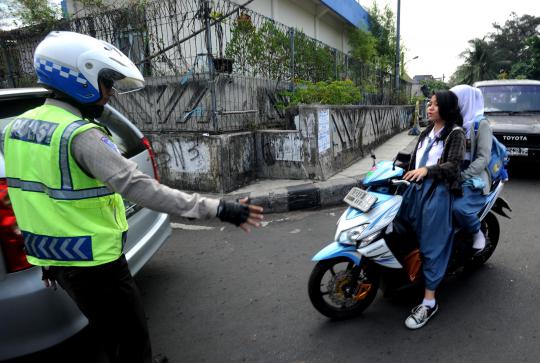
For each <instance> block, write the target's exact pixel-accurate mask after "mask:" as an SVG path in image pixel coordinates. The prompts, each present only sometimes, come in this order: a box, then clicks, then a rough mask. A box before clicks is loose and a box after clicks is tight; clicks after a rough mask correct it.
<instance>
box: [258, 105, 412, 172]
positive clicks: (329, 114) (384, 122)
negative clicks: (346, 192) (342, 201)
mask: <svg viewBox="0 0 540 363" xmlns="http://www.w3.org/2000/svg"><path fill="white" fill-rule="evenodd" d="M413 111H414V107H409V106H301V107H299V109H298V115H297V116H296V121H295V122H296V126H297V130H295V131H275V130H270V131H258V132H257V135H256V149H257V151H260V155H258V157H257V176H259V177H261V178H288V179H316V180H326V179H328V178H329V177H331V176H333V175H334V174H336V173H338V172H339V171H341V170H343V169H345V168H347V167H348V166H350V165H351V164H352V163H354V162H355V161H357V160H358V159H359V158H361V157H363V156H364V155H366V154H367V153H368V152H369V151H370V150H371V149H372V148H374V147H375V146H377V145H379V144H380V143H382V142H384V141H385V140H387V139H388V138H390V137H391V136H393V135H395V134H396V133H398V132H400V131H402V130H404V129H406V128H408V127H409V126H410V122H411V119H412V114H413Z"/></svg>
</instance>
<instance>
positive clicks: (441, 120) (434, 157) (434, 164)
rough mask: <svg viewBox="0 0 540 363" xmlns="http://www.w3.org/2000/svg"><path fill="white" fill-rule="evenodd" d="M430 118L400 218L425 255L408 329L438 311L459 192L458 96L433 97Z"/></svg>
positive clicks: (461, 146) (461, 153)
mask: <svg viewBox="0 0 540 363" xmlns="http://www.w3.org/2000/svg"><path fill="white" fill-rule="evenodd" d="M428 117H429V119H430V120H432V121H433V122H432V123H431V124H430V125H429V126H428V127H427V128H426V129H425V130H424V131H423V132H422V133H421V134H420V137H419V139H418V143H417V145H416V148H415V152H414V153H413V155H412V158H411V162H410V164H409V168H408V169H409V171H407V173H406V174H405V176H404V177H403V179H405V180H408V181H415V182H422V183H419V184H416V183H413V184H411V185H410V186H409V187H408V189H407V190H406V191H405V193H404V194H403V203H402V205H401V208H400V211H399V213H398V216H397V217H398V218H399V219H400V220H401V221H402V222H405V223H406V224H409V225H410V227H411V228H412V229H413V230H414V231H415V233H416V237H417V239H418V242H419V246H420V252H421V254H422V257H423V264H422V271H423V275H424V281H425V291H424V300H423V301H422V303H421V304H420V305H418V306H416V307H415V308H414V309H413V310H412V312H411V314H410V315H409V317H408V318H407V319H406V320H405V326H406V327H407V328H409V329H418V328H421V327H422V326H424V325H425V324H426V323H427V322H428V321H429V319H430V318H431V317H432V316H433V315H434V314H435V313H436V312H437V311H438V309H439V305H438V304H437V301H436V299H435V290H436V289H437V287H438V286H439V284H440V282H441V280H442V278H443V277H444V274H445V272H446V268H447V265H448V261H449V259H450V254H451V251H452V238H453V225H452V212H451V211H452V201H453V193H454V192H457V191H458V190H459V183H458V179H459V172H460V165H461V163H462V160H463V157H464V154H465V133H464V132H463V129H462V128H461V127H460V126H461V125H462V124H463V119H462V117H461V114H460V109H459V106H458V98H457V96H456V95H455V94H454V93H453V92H451V91H439V92H437V93H435V94H434V95H433V96H432V97H431V104H430V106H429V108H428Z"/></svg>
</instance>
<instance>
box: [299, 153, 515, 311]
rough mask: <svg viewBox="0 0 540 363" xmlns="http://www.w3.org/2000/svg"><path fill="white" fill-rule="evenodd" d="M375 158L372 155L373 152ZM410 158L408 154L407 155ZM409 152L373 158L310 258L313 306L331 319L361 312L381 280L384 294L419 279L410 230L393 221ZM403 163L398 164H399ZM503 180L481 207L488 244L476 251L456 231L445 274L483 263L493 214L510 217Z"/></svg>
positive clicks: (495, 227) (495, 226)
mask: <svg viewBox="0 0 540 363" xmlns="http://www.w3.org/2000/svg"><path fill="white" fill-rule="evenodd" d="M373 157H374V156H373ZM409 157H410V155H409ZM406 162H407V154H402V153H399V154H398V157H397V158H396V161H393V162H392V161H380V162H378V163H375V160H374V165H373V167H372V168H371V170H370V171H369V173H368V174H367V175H366V177H365V178H364V179H363V180H362V183H361V188H358V187H355V188H352V190H351V191H350V192H349V193H348V194H347V196H346V197H345V199H344V201H345V202H346V203H347V204H348V205H349V207H348V208H347V209H346V210H345V212H344V213H343V214H342V215H341V217H340V218H339V220H338V222H337V229H336V234H335V237H334V241H332V242H331V243H330V244H329V245H328V246H326V247H324V248H323V249H322V250H321V251H319V253H317V254H316V255H315V256H314V257H313V261H316V262H317V264H316V265H315V267H314V268H313V271H312V272H311V276H310V278H309V283H308V293H309V298H310V300H311V302H312V304H313V306H314V307H315V308H316V309H317V310H318V311H319V312H320V313H321V314H323V315H325V316H327V317H329V318H332V319H347V318H352V317H355V316H357V315H359V314H361V313H362V312H363V311H364V310H365V309H366V308H367V307H368V306H369V305H370V304H371V303H372V302H373V300H374V299H375V296H376V295H377V291H378V290H379V287H380V286H381V280H382V281H384V284H382V286H384V294H385V296H389V295H390V296H391V295H392V294H393V293H395V292H396V291H399V290H401V289H404V288H408V287H411V286H415V285H416V286H418V285H421V284H422V269H421V256H420V253H419V250H418V242H417V240H416V237H415V234H414V231H411V230H409V229H407V227H406V226H404V225H403V224H402V223H399V221H397V220H395V217H396V215H397V213H398V211H399V208H400V206H401V202H402V199H403V198H402V194H403V192H404V191H405V189H406V187H407V186H408V185H409V182H408V181H406V180H402V179H401V178H402V176H403V175H404V173H405V170H404V168H403V167H401V166H404V165H405V163H406ZM400 165H401V166H400ZM503 187H504V182H499V183H498V184H497V185H495V186H494V187H493V188H492V191H491V193H490V194H489V195H488V197H487V200H486V204H485V206H484V207H483V208H482V210H481V211H480V213H479V215H480V220H481V230H482V232H483V233H484V234H485V237H486V247H485V248H484V249H483V250H482V251H481V253H476V254H475V253H474V252H473V249H472V236H471V235H470V234H467V233H465V231H462V230H459V229H458V230H457V231H456V232H455V233H456V235H455V236H454V244H453V251H452V257H451V259H450V263H449V266H448V269H447V274H448V273H451V272H454V271H456V270H457V269H459V268H462V267H464V268H474V267H479V266H481V265H482V264H484V263H485V262H486V261H487V260H488V259H489V258H490V257H491V255H492V254H493V252H494V251H495V248H496V247H497V243H498V241H499V235H500V227H499V222H498V221H497V218H496V217H495V214H494V213H497V214H499V215H501V216H504V217H507V218H510V217H509V216H508V215H507V214H506V213H505V211H504V209H508V210H509V211H511V208H510V206H509V205H508V203H507V202H506V201H505V200H504V199H503V198H501V197H500V193H501V191H502V189H503Z"/></svg>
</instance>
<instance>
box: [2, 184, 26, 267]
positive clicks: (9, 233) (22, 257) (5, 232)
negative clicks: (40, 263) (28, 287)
mask: <svg viewBox="0 0 540 363" xmlns="http://www.w3.org/2000/svg"><path fill="white" fill-rule="evenodd" d="M0 246H1V247H2V253H3V255H4V260H5V263H6V267H7V272H16V271H21V270H26V269H27V268H30V267H32V265H30V264H29V263H28V261H27V260H26V254H25V252H24V240H23V237H22V234H21V231H20V230H19V227H18V226H17V221H16V219H15V214H14V213H13V208H11V201H10V200H9V195H8V193H7V182H6V179H0Z"/></svg>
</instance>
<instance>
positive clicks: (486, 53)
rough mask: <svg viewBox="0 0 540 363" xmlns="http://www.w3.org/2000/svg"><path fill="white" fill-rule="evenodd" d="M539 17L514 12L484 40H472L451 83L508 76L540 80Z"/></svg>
mask: <svg viewBox="0 0 540 363" xmlns="http://www.w3.org/2000/svg"><path fill="white" fill-rule="evenodd" d="M539 27H540V17H537V16H532V15H523V16H521V17H518V16H517V14H516V13H511V14H510V18H509V19H508V20H507V21H506V22H505V23H504V25H499V24H497V23H494V24H493V28H494V32H492V33H489V34H487V35H486V36H485V37H484V38H483V39H473V40H470V41H469V44H470V48H469V49H467V50H465V51H464V52H463V53H462V54H461V56H462V57H463V58H464V63H463V64H462V65H461V66H459V67H458V69H457V70H456V72H455V73H454V74H453V75H452V77H451V82H452V83H468V84H472V83H473V82H476V81H482V80H488V79H496V78H499V79H506V78H532V79H540V76H539V73H540V60H539V58H540V49H539V47H540V39H539V36H538V28H539Z"/></svg>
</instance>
